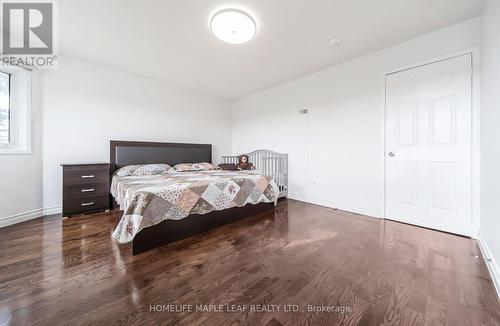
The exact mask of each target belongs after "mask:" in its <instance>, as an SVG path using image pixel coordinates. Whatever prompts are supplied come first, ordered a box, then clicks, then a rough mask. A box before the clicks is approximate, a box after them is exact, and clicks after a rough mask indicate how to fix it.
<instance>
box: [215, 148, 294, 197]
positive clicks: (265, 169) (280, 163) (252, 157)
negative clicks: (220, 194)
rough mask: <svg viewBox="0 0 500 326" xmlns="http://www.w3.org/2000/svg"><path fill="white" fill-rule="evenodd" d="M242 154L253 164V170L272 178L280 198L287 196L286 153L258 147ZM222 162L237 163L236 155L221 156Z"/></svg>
mask: <svg viewBox="0 0 500 326" xmlns="http://www.w3.org/2000/svg"><path fill="white" fill-rule="evenodd" d="M242 155H248V161H249V162H250V163H252V164H253V165H254V167H255V170H257V171H259V172H260V173H262V174H264V175H268V176H271V177H272V178H273V179H274V181H275V182H276V184H277V185H278V189H279V191H280V194H279V197H280V198H281V197H286V196H287V194H288V154H282V153H277V152H274V151H270V150H266V149H259V150H256V151H253V152H251V153H245V154H242ZM222 163H234V164H238V156H222Z"/></svg>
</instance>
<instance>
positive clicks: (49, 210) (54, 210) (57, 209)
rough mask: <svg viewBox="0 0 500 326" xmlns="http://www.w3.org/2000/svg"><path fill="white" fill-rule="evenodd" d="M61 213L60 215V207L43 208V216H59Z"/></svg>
mask: <svg viewBox="0 0 500 326" xmlns="http://www.w3.org/2000/svg"><path fill="white" fill-rule="evenodd" d="M61 213H62V207H61V206H50V207H45V208H44V209H43V215H52V214H61Z"/></svg>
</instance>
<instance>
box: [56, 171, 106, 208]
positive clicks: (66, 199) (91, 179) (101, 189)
mask: <svg viewBox="0 0 500 326" xmlns="http://www.w3.org/2000/svg"><path fill="white" fill-rule="evenodd" d="M61 166H62V167H63V189H62V194H63V209H62V211H63V213H62V214H63V216H72V215H78V214H89V213H95V212H100V211H105V210H108V209H109V163H92V164H61Z"/></svg>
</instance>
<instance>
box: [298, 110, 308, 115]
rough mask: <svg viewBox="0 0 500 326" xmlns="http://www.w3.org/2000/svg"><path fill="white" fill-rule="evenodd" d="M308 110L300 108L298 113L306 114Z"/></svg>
mask: <svg viewBox="0 0 500 326" xmlns="http://www.w3.org/2000/svg"><path fill="white" fill-rule="evenodd" d="M308 113H309V110H308V109H300V110H299V114H308Z"/></svg>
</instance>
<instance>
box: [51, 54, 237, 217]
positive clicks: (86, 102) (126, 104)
mask: <svg viewBox="0 0 500 326" xmlns="http://www.w3.org/2000/svg"><path fill="white" fill-rule="evenodd" d="M43 85H44V101H43V107H44V108H43V121H44V124H43V141H44V147H43V162H44V164H43V165H44V167H43V198H44V207H45V208H48V209H49V212H50V213H52V212H57V211H59V210H60V206H61V181H62V175H61V167H60V166H59V165H60V164H61V163H68V162H69V163H71V162H109V141H110V140H111V139H114V140H145V141H167V142H201V143H211V144H213V146H214V147H213V156H214V160H217V159H218V158H219V157H220V155H222V154H230V153H231V106H230V102H228V101H223V100H219V99H216V98H213V97H209V96H204V95H200V94H198V93H195V92H192V91H188V90H185V89H182V88H178V87H175V86H172V85H167V84H164V83H160V82H157V81H154V80H151V79H146V78H142V77H138V76H134V75H130V74H127V73H121V72H119V71H116V70H112V69H107V68H103V67H98V66H95V65H90V64H85V63H82V62H80V61H74V60H70V59H65V58H62V59H61V61H60V62H59V67H58V69H57V70H54V71H49V72H46V73H45V74H44V79H43Z"/></svg>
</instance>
